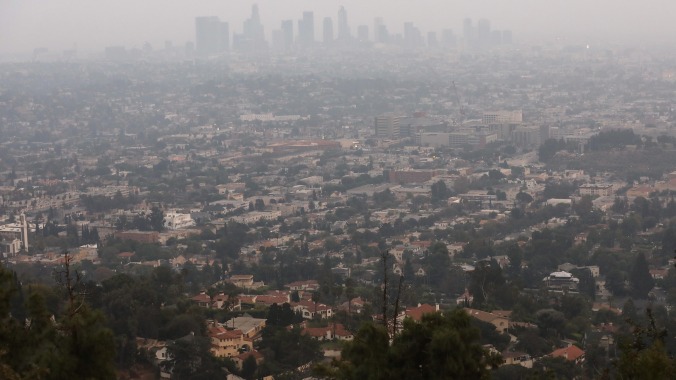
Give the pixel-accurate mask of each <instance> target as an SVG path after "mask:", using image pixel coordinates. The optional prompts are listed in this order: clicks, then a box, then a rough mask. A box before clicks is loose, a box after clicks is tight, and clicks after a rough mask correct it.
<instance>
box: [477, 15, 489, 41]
mask: <svg viewBox="0 0 676 380" xmlns="http://www.w3.org/2000/svg"><path fill="white" fill-rule="evenodd" d="M476 34H477V44H478V46H479V47H481V48H486V47H488V46H490V44H491V22H490V21H488V20H486V19H481V20H479V22H478V24H477V28H476Z"/></svg>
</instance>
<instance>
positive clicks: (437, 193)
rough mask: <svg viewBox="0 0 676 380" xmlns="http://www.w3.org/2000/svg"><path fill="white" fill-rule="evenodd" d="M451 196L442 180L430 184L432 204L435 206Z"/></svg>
mask: <svg viewBox="0 0 676 380" xmlns="http://www.w3.org/2000/svg"><path fill="white" fill-rule="evenodd" d="M450 195H451V193H450V191H449V190H448V187H446V183H445V182H444V181H442V180H439V181H437V182H435V183H433V184H432V203H434V204H436V203H439V202H442V201H445V200H446V199H448V197H449V196H450Z"/></svg>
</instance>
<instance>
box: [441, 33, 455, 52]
mask: <svg viewBox="0 0 676 380" xmlns="http://www.w3.org/2000/svg"><path fill="white" fill-rule="evenodd" d="M441 44H442V45H443V46H444V47H449V48H454V47H456V45H457V39H456V38H455V34H453V30H451V29H444V30H442V31H441Z"/></svg>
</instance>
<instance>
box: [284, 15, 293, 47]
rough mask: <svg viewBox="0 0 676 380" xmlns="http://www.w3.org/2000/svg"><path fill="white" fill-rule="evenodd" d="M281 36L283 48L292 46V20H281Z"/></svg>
mask: <svg viewBox="0 0 676 380" xmlns="http://www.w3.org/2000/svg"><path fill="white" fill-rule="evenodd" d="M282 36H283V39H284V49H285V50H289V49H291V47H292V46H293V20H284V21H282Z"/></svg>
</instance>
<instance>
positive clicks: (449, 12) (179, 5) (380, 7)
mask: <svg viewBox="0 0 676 380" xmlns="http://www.w3.org/2000/svg"><path fill="white" fill-rule="evenodd" d="M253 3H257V4H258V5H259V9H260V14H261V18H262V20H263V23H264V24H265V33H266V35H267V38H268V39H269V37H270V33H271V31H272V29H277V28H279V24H280V21H281V20H283V19H293V20H294V28H295V27H296V24H295V21H296V20H298V19H299V18H301V13H302V12H303V11H304V10H313V11H314V12H315V22H316V25H315V36H316V37H317V38H318V39H320V38H321V27H320V25H321V24H320V23H321V20H322V19H323V17H325V16H331V17H333V18H335V17H336V14H337V11H338V8H339V7H340V6H341V5H344V6H345V8H346V9H347V12H348V20H349V24H350V27H351V29H352V32H353V33H354V32H355V31H356V26H357V25H358V24H367V25H369V28H370V29H371V28H372V25H373V18H374V17H376V16H380V17H383V18H384V20H385V23H386V25H387V26H388V28H389V30H390V31H391V32H393V33H398V32H401V29H402V24H403V22H405V21H412V22H414V23H415V24H416V25H417V26H418V27H419V28H420V29H421V31H422V32H427V31H430V30H436V31H438V30H441V29H443V28H451V29H453V30H454V31H455V32H456V34H457V35H461V33H462V30H461V24H462V19H463V18H465V17H470V18H473V19H474V20H477V19H479V18H487V19H489V20H491V26H492V28H493V29H511V30H513V31H514V37H515V39H516V40H524V39H528V38H529V37H531V36H546V37H551V36H554V35H561V36H564V37H566V38H567V39H570V40H571V41H576V42H583V41H582V40H584V39H589V40H590V41H594V40H598V39H599V38H604V39H608V38H609V37H610V39H612V40H615V41H618V40H620V39H624V38H630V37H640V38H643V39H645V40H646V41H650V40H651V39H652V40H654V39H657V38H659V39H661V40H662V41H670V39H674V40H676V22H675V21H674V15H676V1H673V0H642V1H640V0H341V1H333V0H258V1H248V0H0V53H17V52H19V53H20V52H29V51H32V50H33V48H35V47H47V48H49V49H50V50H62V49H72V48H75V47H76V48H77V49H78V50H101V49H103V47H105V46H110V45H124V46H127V47H134V46H135V47H140V46H142V45H143V43H144V42H146V41H147V42H150V43H151V44H152V45H153V46H154V47H156V48H157V47H161V46H163V44H164V41H172V42H173V43H174V44H175V45H183V44H184V43H185V42H187V41H193V40H194V34H195V33H194V18H195V17H196V16H218V17H220V18H221V20H224V21H228V22H229V23H230V30H231V32H232V31H241V30H242V22H243V21H244V20H245V19H246V18H247V17H249V15H250V12H251V4H253ZM334 25H335V24H334ZM636 40H639V41H640V39H639V38H634V41H636ZM675 44H676V43H675Z"/></svg>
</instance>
